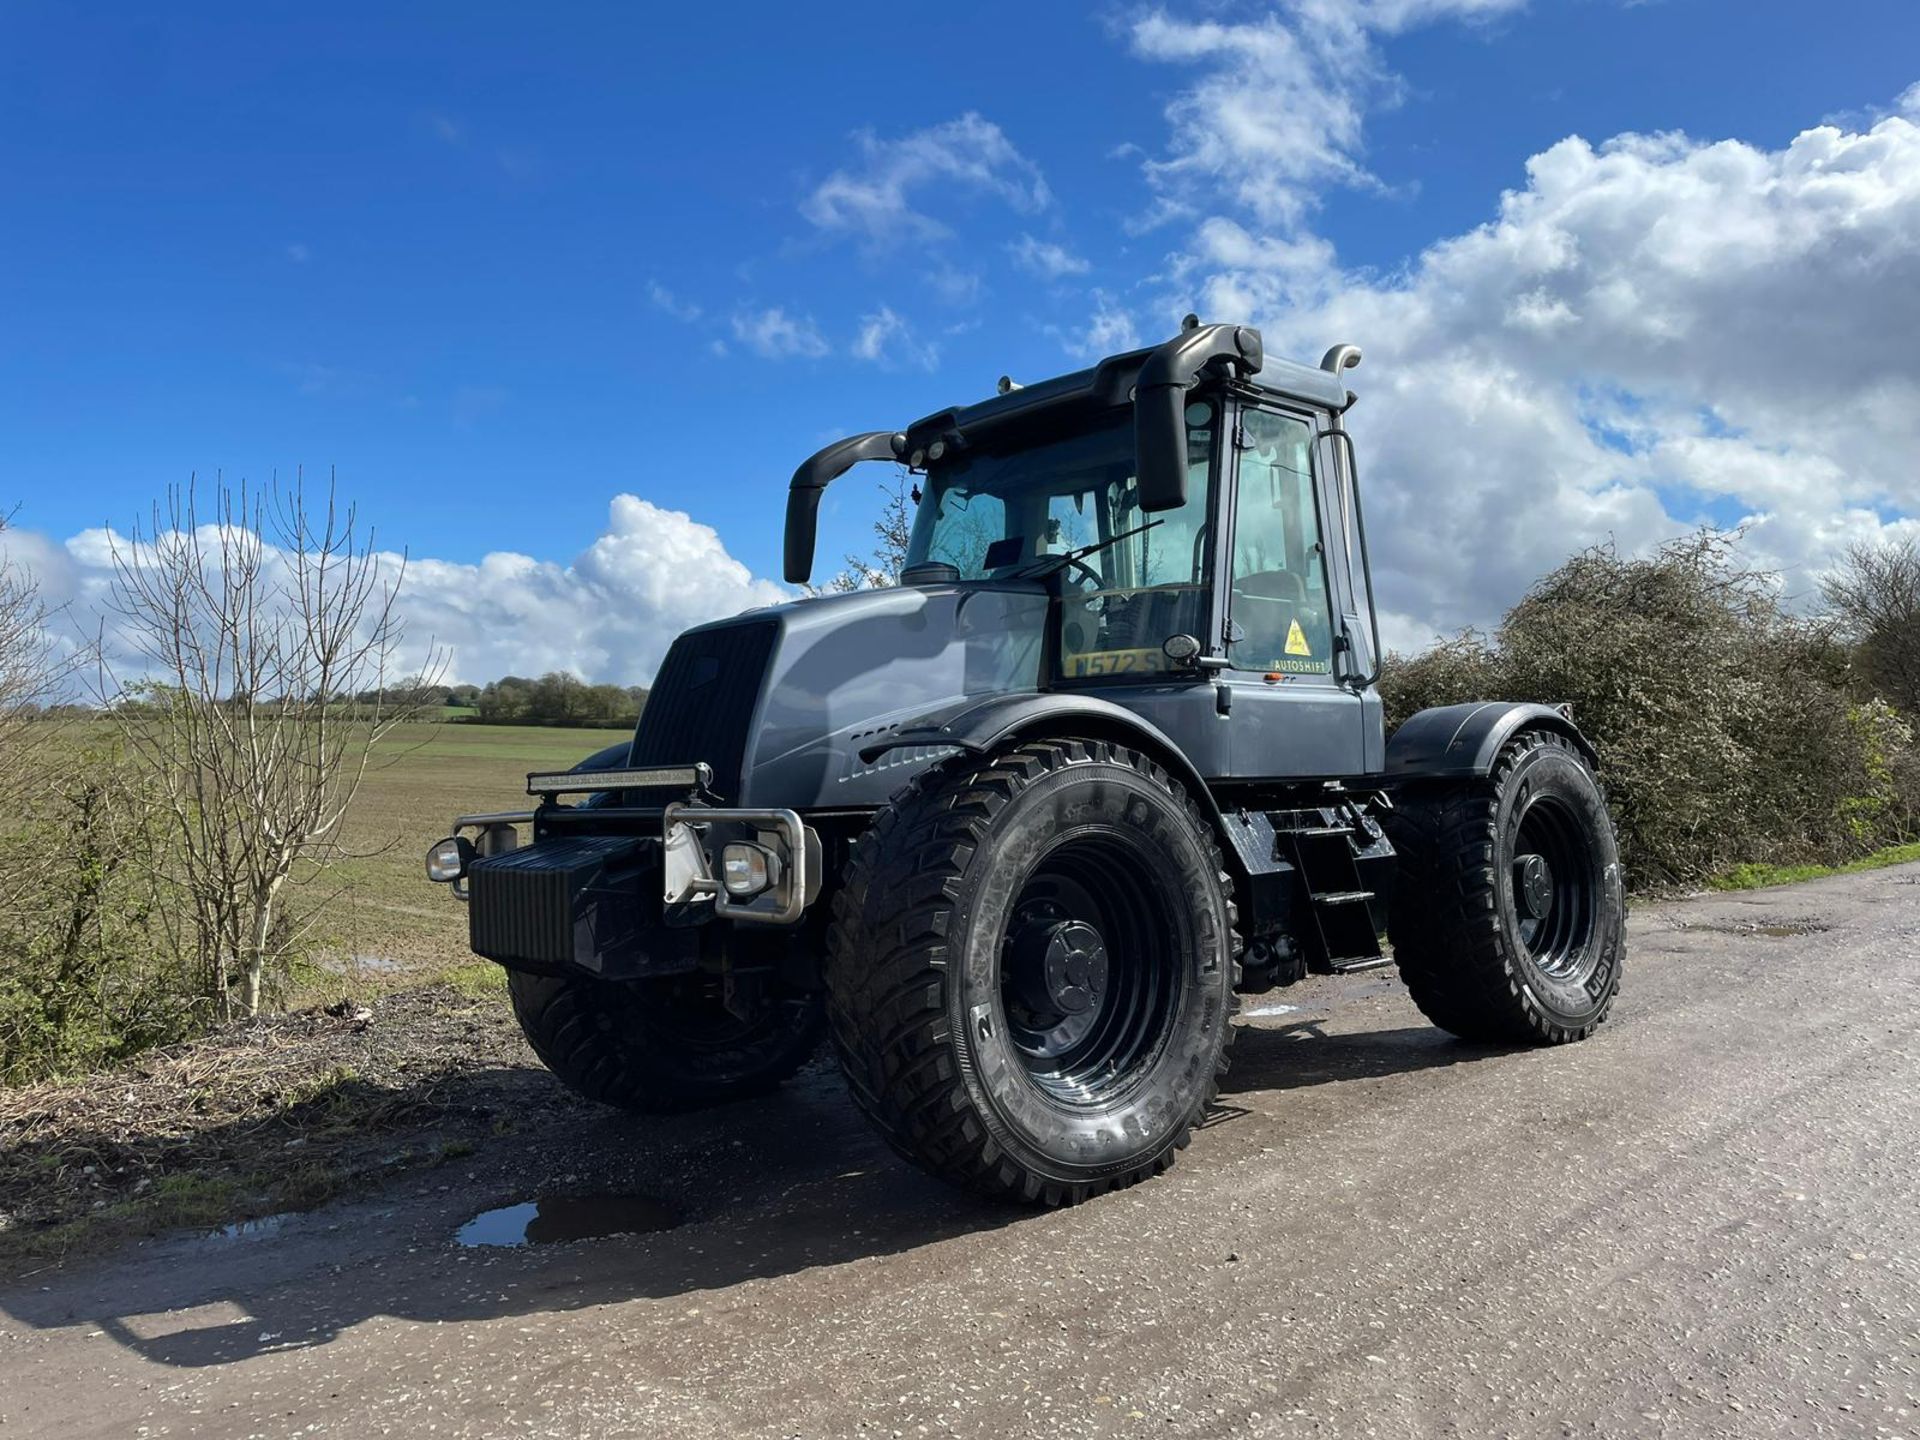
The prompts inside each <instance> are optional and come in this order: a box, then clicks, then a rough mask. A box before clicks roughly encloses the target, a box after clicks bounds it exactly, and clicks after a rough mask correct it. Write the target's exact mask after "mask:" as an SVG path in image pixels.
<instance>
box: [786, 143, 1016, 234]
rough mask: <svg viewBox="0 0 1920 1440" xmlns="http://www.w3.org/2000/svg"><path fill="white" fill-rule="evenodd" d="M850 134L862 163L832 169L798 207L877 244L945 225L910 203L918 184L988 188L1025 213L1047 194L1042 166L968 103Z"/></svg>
mask: <svg viewBox="0 0 1920 1440" xmlns="http://www.w3.org/2000/svg"><path fill="white" fill-rule="evenodd" d="M853 138H854V143H855V144H856V145H857V146H858V147H859V150H860V158H861V163H860V164H859V165H858V166H856V167H853V168H850V169H845V170H836V171H834V173H833V174H831V175H829V176H828V177H827V178H826V179H825V180H823V181H822V182H821V183H820V184H819V185H818V186H816V187H815V188H814V190H813V191H812V193H810V194H809V195H808V196H807V198H806V199H805V200H804V201H803V202H802V203H801V206H800V213H801V214H802V215H804V216H805V217H806V218H807V219H808V220H810V221H812V222H813V223H814V224H815V225H817V226H819V227H820V228H821V229H822V230H826V231H830V232H835V233H840V234H849V235H853V236H856V237H858V238H859V239H861V240H862V241H864V242H865V243H867V244H868V245H870V246H874V247H876V248H879V247H885V246H889V245H894V244H897V243H899V242H901V241H903V240H923V241H924V240H934V239H939V238H941V237H943V236H945V235H946V234H948V233H949V232H948V229H947V226H946V225H945V224H944V223H942V222H941V221H939V220H936V219H934V218H933V217H932V216H931V215H928V214H926V213H924V212H923V211H922V210H920V209H917V208H916V207H915V204H914V199H913V197H914V192H916V191H920V190H938V191H940V192H942V193H943V194H947V195H950V194H951V192H953V191H956V190H961V191H967V192H970V193H978V194H986V195H990V196H993V197H994V198H996V199H998V200H1000V201H1002V202H1004V203H1005V204H1007V205H1009V206H1011V207H1012V208H1013V209H1014V210H1016V211H1020V212H1022V213H1032V212H1035V211H1040V210H1044V209H1046V207H1047V206H1048V205H1049V204H1050V203H1051V202H1052V196H1051V194H1050V192H1049V191H1048V189H1047V182H1046V180H1045V179H1044V178H1043V177H1042V176H1041V174H1040V170H1039V168H1038V167H1037V166H1036V165H1034V163H1033V162H1032V161H1030V160H1028V159H1027V158H1026V157H1025V156H1024V155H1022V154H1021V153H1020V152H1019V151H1018V150H1017V149H1015V148H1014V145H1013V142H1012V141H1011V140H1009V139H1007V137H1006V135H1005V134H1004V133H1003V132H1002V131H1001V129H1000V127H999V126H998V125H995V124H994V123H993V122H992V121H990V120H985V119H982V118H981V117H980V116H979V115H977V114H975V113H973V112H972V111H969V112H968V113H966V114H965V115H962V116H961V117H960V118H959V119H957V120H949V121H947V122H946V123H945V124H941V125H933V126H929V127H928V128H927V129H924V130H916V131H913V132H912V133H911V134H908V135H903V136H901V137H900V138H899V139H897V140H882V139H880V138H879V137H878V136H876V135H875V134H874V133H873V132H872V131H870V130H862V131H860V132H858V133H857V134H856V135H855V136H854V137H853Z"/></svg>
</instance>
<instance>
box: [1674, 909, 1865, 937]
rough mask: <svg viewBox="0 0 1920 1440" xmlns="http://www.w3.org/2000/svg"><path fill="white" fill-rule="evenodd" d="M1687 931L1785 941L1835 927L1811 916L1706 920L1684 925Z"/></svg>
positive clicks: (1820, 932) (1822, 932) (1819, 933)
mask: <svg viewBox="0 0 1920 1440" xmlns="http://www.w3.org/2000/svg"><path fill="white" fill-rule="evenodd" d="M1681 928H1682V929H1687V930H1712V931H1716V932H1718V933H1719V934H1722V935H1765V936H1766V937H1768V938H1769V939H1772V940H1784V939H1786V938H1788V937H1789V936H1792V935H1823V934H1825V933H1826V932H1827V931H1829V930H1831V929H1832V928H1833V926H1831V925H1829V924H1828V923H1827V922H1826V921H1824V920H1820V919H1816V918H1814V917H1813V916H1811V915H1808V916H1794V917H1788V918H1784V919H1780V920H1772V921H1760V920H1729V921H1717V920H1706V921H1701V922H1698V923H1696V924H1692V925H1683V926H1682V927H1681Z"/></svg>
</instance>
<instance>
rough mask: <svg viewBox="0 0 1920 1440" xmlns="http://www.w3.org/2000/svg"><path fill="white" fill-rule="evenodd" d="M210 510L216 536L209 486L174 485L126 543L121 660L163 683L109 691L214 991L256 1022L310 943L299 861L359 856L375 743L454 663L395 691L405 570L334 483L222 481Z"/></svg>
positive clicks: (134, 682)
mask: <svg viewBox="0 0 1920 1440" xmlns="http://www.w3.org/2000/svg"><path fill="white" fill-rule="evenodd" d="M210 499H211V501H212V505H211V510H212V518H211V521H210V522H209V523H205V524H203V523H202V520H201V513H200V501H199V496H198V494H197V492H196V489H195V487H194V486H192V485H189V486H188V487H187V488H186V489H185V490H174V491H172V492H170V494H169V496H168V499H167V501H166V504H165V505H164V506H158V505H157V506H155V507H154V511H153V517H152V522H151V528H150V529H148V530H143V529H142V528H141V527H139V526H136V527H135V529H134V532H133V534H132V536H131V538H130V539H128V540H126V541H124V542H121V541H116V542H115V545H114V549H113V562H114V568H113V575H112V579H111V582H110V585H109V588H108V594H107V597H106V602H105V606H106V609H107V611H108V612H109V616H108V621H107V623H108V625H109V626H110V627H111V628H112V630H113V631H114V632H115V634H114V636H113V638H112V640H111V641H104V642H103V653H112V652H115V651H119V652H121V653H130V655H131V656H133V657H137V661H134V662H133V663H132V664H129V665H128V667H127V668H129V669H133V668H136V666H137V668H138V669H139V670H140V671H142V672H143V673H142V674H140V675H139V676H138V677H137V678H134V677H131V676H130V677H129V679H128V680H127V681H126V682H125V683H121V682H120V681H119V680H118V678H117V677H116V676H115V675H114V673H113V670H112V668H111V666H110V665H109V664H107V663H105V662H103V665H102V670H101V675H102V686H101V689H102V698H103V699H105V700H107V701H108V702H109V704H110V705H111V707H112V713H113V714H114V715H115V716H116V717H117V718H118V720H119V724H120V731H121V734H122V736H123V737H124V741H125V743H126V746H127V748H128V750H129V751H130V752H131V753H132V754H133V755H134V756H136V757H137V758H138V759H139V760H140V761H141V762H143V763H144V766H145V768H146V769H147V770H148V771H149V772H150V773H151V775H152V777H153V779H154V781H155V785H156V788H157V790H158V791H159V793H160V794H161V796H162V797H163V799H162V803H163V806H164V808H165V810H166V812H167V814H168V816H169V817H170V821H171V827H172V829H173V831H174V843H173V845H172V847H171V850H172V863H173V864H174V865H176V866H177V867H178V870H179V875H178V881H179V884H180V888H181V890H182V891H183V892H184V893H185V895H186V896H187V897H189V899H190V901H191V908H192V915H191V929H192V934H191V936H189V937H188V939H189V943H190V945H191V947H192V949H193V950H194V952H195V953H196V954H197V958H198V963H199V965H200V967H201V973H202V975H203V977H204V979H205V982H206V984H207V986H208V988H209V990H210V991H211V993H212V994H213V995H214V997H215V998H216V999H217V1000H218V1001H219V1003H220V1005H221V1007H222V1010H223V1013H225V1014H228V1015H231V1014H232V1013H233V1012H234V1011H235V1010H236V1009H238V1010H239V1011H240V1012H241V1013H244V1014H246V1015H254V1014H257V1013H258V1012H259V1009H260V1001H261V989H262V984H263V981H264V980H265V977H266V975H267V973H268V971H269V969H270V967H272V966H274V965H275V964H277V963H279V962H282V961H284V959H285V957H286V954H287V951H288V949H289V948H290V947H291V945H292V944H293V943H295V940H296V939H297V936H298V934H299V930H300V926H299V925H298V924H297V923H296V922H297V921H298V920H299V919H300V917H298V916H294V915H291V914H289V913H288V910H289V908H290V907H289V905H288V902H287V885H288V882H289V880H290V879H291V878H293V877H294V875H295V868H296V866H297V865H300V864H301V863H302V862H319V863H321V864H324V863H325V862H326V861H327V860H328V859H330V858H334V857H336V856H337V855H338V854H340V853H341V851H340V830H341V822H342V820H343V819H344V817H345V815H346V812H347V808H348V806H349V805H351V804H352V802H353V798H354V795H355V794H356V792H357V791H358V790H359V787H360V782H361V779H362V777H363V776H364V775H365V773H366V769H367V763H368V760H369V757H370V756H371V755H372V753H373V750H374V747H375V746H376V745H377V744H378V743H379V741H380V739H381V737H382V736H383V735H385V734H386V733H387V732H388V731H389V730H390V729H392V727H393V726H395V725H396V724H399V723H401V722H402V721H404V720H407V719H409V718H410V717H411V716H412V714H413V713H414V711H415V710H416V709H417V708H418V705H419V703H420V702H419V694H418V688H417V687H418V685H419V678H420V674H421V672H424V673H425V675H426V678H427V680H428V682H429V683H432V682H433V681H434V680H436V679H437V677H438V671H439V669H440V668H441V666H440V661H439V658H438V657H434V658H432V659H430V661H429V662H428V664H427V665H425V666H414V667H410V676H411V678H410V679H409V681H408V685H409V687H410V688H408V689H405V690H401V689H399V687H397V686H396V685H395V681H396V679H397V678H398V676H397V674H396V672H395V671H394V668H393V667H394V663H395V652H396V649H397V647H398V646H399V644H400V641H401V639H402V634H401V626H400V622H399V618H398V615H397V613H396V610H395V600H396V598H397V596H398V593H399V587H400V583H401V580H402V578H403V576H404V570H405V562H404V559H402V560H399V561H396V562H389V561H386V560H383V557H381V556H380V555H379V554H378V553H377V552H376V551H375V550H374V548H373V536H372V533H371V531H368V530H364V529H363V528H362V527H361V526H360V525H359V523H358V520H357V516H356V514H355V511H354V510H353V508H352V507H350V506H348V507H344V508H343V507H342V506H341V505H340V504H339V503H338V502H337V500H336V497H335V493H334V489H333V485H332V483H331V481H329V483H328V486H327V491H326V497H325V500H324V502H322V503H318V504H314V505H309V502H308V498H307V495H306V493H305V490H304V488H303V486H302V484H301V483H300V482H299V481H298V480H296V481H295V483H294V484H293V486H292V487H291V488H290V489H282V488H281V487H280V486H279V485H278V484H277V483H273V484H269V485H268V486H267V487H265V488H264V489H262V490H257V491H256V490H252V489H250V488H249V487H248V486H246V485H244V484H243V485H241V487H240V488H239V489H237V490H235V489H233V488H230V487H229V486H228V485H226V484H225V483H224V482H216V484H215V486H214V489H213V493H212V495H211V497H210ZM236 987H237V988H238V989H239V991H240V996H239V999H238V1001H237V1002H236V1000H235V998H234V993H233V992H234V990H235V988H236Z"/></svg>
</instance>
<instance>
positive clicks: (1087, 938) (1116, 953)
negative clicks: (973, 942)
mask: <svg viewBox="0 0 1920 1440" xmlns="http://www.w3.org/2000/svg"><path fill="white" fill-rule="evenodd" d="M1181 950H1182V947H1181V944H1180V922H1179V912H1178V910H1177V908H1176V902H1175V899H1174V897H1172V896H1170V895H1169V894H1168V892H1167V888H1166V886H1165V885H1164V884H1163V883H1161V881H1160V880H1159V878H1158V877H1157V875H1156V873H1155V870H1154V868H1153V867H1152V866H1151V865H1150V864H1149V862H1148V860H1147V858H1146V857H1145V856H1143V855H1142V854H1141V853H1140V851H1139V849H1138V848H1137V844H1136V842H1134V841H1131V840H1129V839H1128V838H1126V837H1123V836H1121V835H1119V834H1117V833H1113V832H1082V833H1080V834H1077V835H1070V836H1067V837H1065V838H1063V839H1062V840H1060V841H1059V842H1058V843H1056V844H1055V845H1054V846H1053V848H1052V849H1050V850H1049V851H1048V852H1047V853H1046V854H1045V855H1044V856H1042V857H1041V859H1040V861H1039V862H1038V864H1037V865H1036V866H1035V867H1034V869H1033V870H1032V871H1031V872H1030V873H1029V874H1028V877H1027V880H1026V883H1025V885H1024V886H1022V888H1021V890H1020V893H1019V896H1018V897H1017V898H1016V899H1015V901H1014V904H1013V908H1012V910H1011V912H1010V913H1009V915H1008V919H1007V924H1006V927H1005V929H1004V931H1003V932H1002V935H1001V945H1000V1003H1001V1011H1002V1014H1003V1015H1004V1017H1005V1020H1006V1026H1007V1033H1008V1038H1009V1039H1010V1040H1011V1042H1012V1045H1013V1049H1014V1052H1015V1054H1016V1055H1017V1056H1018V1057H1019V1059H1020V1062H1021V1064H1022V1065H1023V1067H1024V1068H1025V1070H1026V1074H1027V1078H1028V1079H1029V1080H1030V1081H1031V1082H1032V1083H1033V1084H1034V1086H1035V1087H1037V1088H1038V1089H1039V1090H1040V1091H1041V1092H1042V1093H1043V1094H1045V1095H1046V1096H1047V1097H1048V1098H1049V1099H1051V1100H1054V1101H1056V1102H1058V1103H1061V1104H1065V1105H1073V1106H1101V1105H1107V1104H1111V1103H1112V1102H1113V1101H1114V1100H1115V1099H1116V1098H1118V1097H1119V1096H1120V1095H1122V1094H1124V1093H1125V1092H1126V1091H1127V1090H1128V1089H1129V1088H1131V1086H1132V1085H1133V1084H1134V1083H1135V1082H1136V1081H1137V1080H1138V1079H1139V1078H1140V1076H1141V1075H1142V1074H1143V1073H1145V1072H1146V1071H1147V1070H1148V1069H1149V1068H1151V1066H1152V1064H1153V1061H1154V1059H1155V1058H1156V1057H1157V1056H1158V1054H1159V1053H1160V1050H1161V1048H1162V1047H1163V1045H1164V1044H1165V1041H1166V1037H1167V1033H1168V1030H1169V1028H1170V1027H1171V1024H1172V1021H1173V1016H1174V1012H1175V1010H1176V1008H1177V1002H1178V988H1179V987H1178V983H1177V981H1178V973H1177V968H1176V966H1177V959H1176V957H1177V956H1178V955H1179V954H1180V953H1181Z"/></svg>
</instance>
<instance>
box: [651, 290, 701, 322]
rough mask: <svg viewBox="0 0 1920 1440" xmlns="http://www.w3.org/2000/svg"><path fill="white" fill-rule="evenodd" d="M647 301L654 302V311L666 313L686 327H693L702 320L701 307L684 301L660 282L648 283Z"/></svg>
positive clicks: (689, 301)
mask: <svg viewBox="0 0 1920 1440" xmlns="http://www.w3.org/2000/svg"><path fill="white" fill-rule="evenodd" d="M647 299H649V300H651V301H652V302H653V307H654V309H656V310H660V311H664V312H665V313H666V314H668V315H671V316H672V317H673V318H674V319H675V320H678V321H680V322H681V323H682V324H684V325H691V324H692V323H693V322H694V321H696V320H698V319H699V318H700V307H699V305H697V304H695V303H694V302H693V301H691V300H686V299H682V298H681V297H680V296H678V295H676V294H674V293H673V291H671V290H669V289H668V288H667V287H666V286H664V285H662V284H661V283H660V282H659V281H658V280H649V281H648V282H647Z"/></svg>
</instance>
